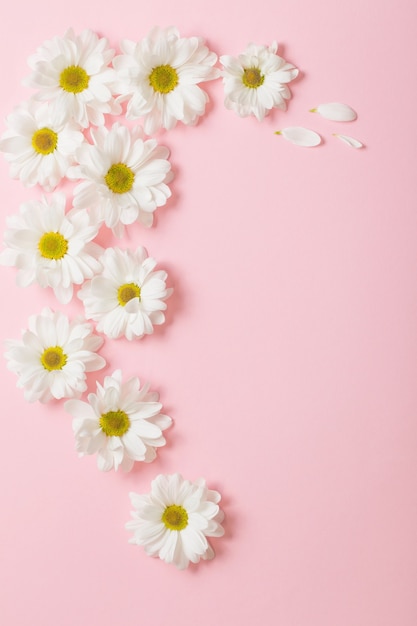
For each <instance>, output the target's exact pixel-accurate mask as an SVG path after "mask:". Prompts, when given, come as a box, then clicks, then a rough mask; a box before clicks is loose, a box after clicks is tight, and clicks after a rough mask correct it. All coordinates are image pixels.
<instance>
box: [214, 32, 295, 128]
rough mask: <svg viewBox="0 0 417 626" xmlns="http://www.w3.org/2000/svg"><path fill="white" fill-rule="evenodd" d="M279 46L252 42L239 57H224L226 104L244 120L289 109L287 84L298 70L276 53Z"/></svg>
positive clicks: (260, 118)
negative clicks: (287, 104)
mask: <svg viewBox="0 0 417 626" xmlns="http://www.w3.org/2000/svg"><path fill="white" fill-rule="evenodd" d="M277 49H278V45H277V43H276V42H273V43H272V45H271V46H269V47H267V46H256V45H255V44H253V43H251V44H249V45H248V47H247V48H246V50H245V51H244V53H243V54H240V55H239V56H238V57H237V58H235V57H232V56H228V55H225V56H222V57H220V61H221V63H222V64H223V66H224V70H223V72H222V76H223V83H224V92H225V105H226V107H227V108H228V109H232V110H233V111H235V112H236V113H237V114H238V115H240V116H241V117H247V116H248V115H254V116H255V117H256V118H257V119H258V120H259V121H261V120H263V119H264V117H265V115H267V114H268V113H269V111H270V110H271V109H273V108H277V109H282V110H284V111H285V109H286V100H288V99H289V98H290V97H291V92H290V90H289V88H288V87H287V84H288V83H289V82H290V81H292V80H293V79H294V78H295V77H296V76H297V75H298V69H297V68H296V67H294V65H291V63H287V62H286V61H285V60H284V59H283V58H282V57H280V56H278V55H277V54H276V52H277Z"/></svg>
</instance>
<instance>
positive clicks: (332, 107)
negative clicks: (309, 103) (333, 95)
mask: <svg viewBox="0 0 417 626" xmlns="http://www.w3.org/2000/svg"><path fill="white" fill-rule="evenodd" d="M310 113H319V114H320V115H321V116H322V117H324V118H326V119H327V120H332V121H333V122H352V121H353V120H356V118H357V115H356V111H354V110H353V109H352V107H350V106H349V105H348V104H342V103H341V102H327V103H326V104H319V106H318V107H316V108H314V109H310Z"/></svg>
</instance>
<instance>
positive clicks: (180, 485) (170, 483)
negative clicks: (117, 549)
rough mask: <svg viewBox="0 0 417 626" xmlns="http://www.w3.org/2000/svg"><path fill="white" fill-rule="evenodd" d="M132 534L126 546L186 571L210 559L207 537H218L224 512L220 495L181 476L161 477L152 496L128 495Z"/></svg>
mask: <svg viewBox="0 0 417 626" xmlns="http://www.w3.org/2000/svg"><path fill="white" fill-rule="evenodd" d="M130 499H131V502H132V505H133V507H134V509H135V510H134V511H132V517H133V520H132V521H130V522H127V524H126V528H127V529H128V530H132V531H133V537H132V538H131V539H130V540H129V543H134V544H137V545H140V546H144V548H145V552H146V553H147V554H148V555H150V556H155V557H159V558H160V559H162V560H163V561H165V562H166V563H174V565H176V567H177V568H178V569H185V568H187V567H188V566H189V564H190V561H191V563H198V562H199V561H200V558H201V559H212V558H213V557H214V551H213V549H212V547H211V546H210V544H209V543H208V541H207V537H221V536H222V535H224V529H223V527H222V526H221V522H222V521H223V517H224V515H223V511H222V510H221V509H220V507H219V505H218V503H219V502H220V499H221V498H220V494H219V493H218V492H217V491H213V490H211V489H208V488H207V485H206V481H205V480H204V479H202V478H201V479H199V480H196V481H195V482H194V483H192V482H190V481H189V480H184V479H183V477H182V476H181V475H180V474H173V475H168V476H166V475H163V474H160V475H159V476H157V477H156V478H155V480H153V481H152V485H151V493H150V494H147V495H139V494H136V493H131V494H130Z"/></svg>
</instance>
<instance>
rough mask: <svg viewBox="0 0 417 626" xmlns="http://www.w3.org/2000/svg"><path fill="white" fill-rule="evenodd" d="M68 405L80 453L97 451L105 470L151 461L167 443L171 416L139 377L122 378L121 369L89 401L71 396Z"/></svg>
mask: <svg viewBox="0 0 417 626" xmlns="http://www.w3.org/2000/svg"><path fill="white" fill-rule="evenodd" d="M65 409H66V410H67V411H68V412H69V413H70V414H71V415H72V416H73V431H74V435H75V440H76V448H77V450H78V453H79V455H80V456H84V455H88V454H96V455H97V466H98V468H99V469H100V470H102V471H105V472H106V471H109V470H111V469H114V470H117V469H118V468H119V467H121V468H122V469H123V470H124V471H125V472H129V471H130V470H131V469H132V467H133V465H134V463H135V462H136V461H143V462H144V463H150V462H151V461H153V460H154V459H155V458H156V450H157V448H161V447H162V446H164V445H165V443H166V441H165V438H164V436H163V434H162V433H163V431H164V430H165V429H167V428H168V427H169V426H170V425H171V423H172V420H171V418H170V417H168V416H167V415H163V414H162V413H161V409H162V404H160V402H159V396H158V394H157V393H156V392H150V391H149V386H148V385H145V386H144V387H142V388H141V386H140V381H139V379H138V378H130V379H129V380H127V381H125V382H123V375H122V372H121V370H116V371H115V372H114V373H113V374H112V375H111V376H106V377H105V379H104V383H103V385H100V384H99V383H97V391H96V393H90V394H89V395H88V401H87V402H82V401H81V400H69V401H68V402H66V403H65Z"/></svg>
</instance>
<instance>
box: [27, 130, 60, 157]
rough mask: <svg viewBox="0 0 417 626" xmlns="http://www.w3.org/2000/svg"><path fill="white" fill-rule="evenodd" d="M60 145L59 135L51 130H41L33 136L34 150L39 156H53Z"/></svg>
mask: <svg viewBox="0 0 417 626" xmlns="http://www.w3.org/2000/svg"><path fill="white" fill-rule="evenodd" d="M57 144H58V135H57V134H56V132H55V131H53V130H51V129H50V128H40V129H39V130H36V131H35V132H34V133H33V135H32V148H33V149H34V150H35V152H37V153H38V154H51V152H53V151H54V150H55V149H56V147H57Z"/></svg>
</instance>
